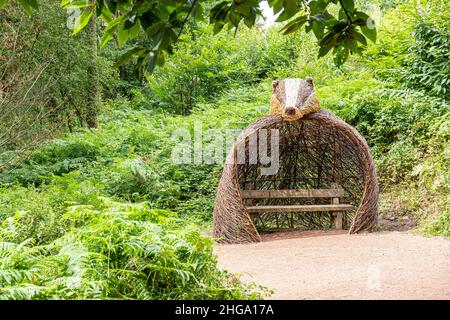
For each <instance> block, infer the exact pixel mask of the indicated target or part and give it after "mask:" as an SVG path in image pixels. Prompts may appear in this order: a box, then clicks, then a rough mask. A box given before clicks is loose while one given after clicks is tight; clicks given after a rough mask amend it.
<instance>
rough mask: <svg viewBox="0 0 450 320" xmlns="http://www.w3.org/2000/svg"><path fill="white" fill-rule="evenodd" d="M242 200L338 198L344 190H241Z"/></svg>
mask: <svg viewBox="0 0 450 320" xmlns="http://www.w3.org/2000/svg"><path fill="white" fill-rule="evenodd" d="M241 195H242V198H244V199H283V198H336V197H338V198H340V197H343V196H344V189H297V190H287V189H286V190H242V191H241Z"/></svg>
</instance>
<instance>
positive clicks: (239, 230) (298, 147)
mask: <svg viewBox="0 0 450 320" xmlns="http://www.w3.org/2000/svg"><path fill="white" fill-rule="evenodd" d="M261 129H266V132H269V134H268V136H267V140H268V141H266V143H267V145H268V146H269V147H268V149H269V150H268V155H271V152H272V148H271V147H270V141H271V140H270V137H271V134H272V132H274V131H273V130H271V129H277V130H278V131H277V132H278V135H279V144H278V145H279V149H278V150H279V157H278V158H279V168H278V171H277V172H276V173H275V174H272V175H267V174H262V173H261V168H266V167H267V166H268V165H262V164H261V163H260V161H258V162H257V163H254V161H253V162H252V161H250V160H249V159H251V158H252V157H253V159H254V157H255V154H252V152H253V153H254V151H252V148H250V147H249V144H250V143H251V141H254V140H252V139H251V136H252V135H253V136H255V133H258V132H259V131H261ZM259 139H261V138H259ZM258 143H259V144H260V143H261V141H258ZM240 148H241V149H240ZM242 148H243V149H242ZM238 150H245V154H244V158H245V159H244V161H242V158H241V160H239V161H238V153H239V152H238ZM258 154H259V153H258ZM256 156H257V157H258V155H256ZM336 185H338V186H339V187H340V188H342V189H344V192H345V197H344V198H343V199H342V203H348V204H351V205H353V207H354V208H355V209H354V210H353V211H350V212H347V213H345V215H344V221H343V224H344V229H347V230H348V232H349V233H350V234H352V233H357V232H360V231H364V230H365V231H374V230H376V228H377V224H378V182H377V177H376V171H375V165H374V162H373V159H372V155H371V153H370V149H369V147H368V145H367V143H366V141H365V139H364V138H363V137H362V136H361V135H360V134H359V133H358V131H357V130H356V129H355V128H353V127H352V126H350V125H349V124H347V123H346V122H344V121H343V120H341V119H340V118H338V117H337V116H335V115H334V114H332V113H331V112H329V111H327V110H323V109H322V110H320V111H319V112H315V113H311V114H308V115H306V116H304V117H303V118H301V119H299V120H296V121H285V120H283V119H282V117H281V116H279V115H271V116H265V117H263V118H261V119H259V120H257V121H256V122H254V123H253V124H251V125H250V126H249V127H248V128H247V129H245V130H244V131H243V132H242V134H241V135H240V137H239V138H238V139H237V141H236V142H235V144H234V146H233V149H232V150H231V151H230V152H229V154H228V156H227V159H226V162H225V165H224V168H223V172H222V177H221V179H220V182H219V186H218V191H217V195H216V202H215V208H214V237H215V238H216V241H218V242H222V243H247V242H258V241H261V237H260V234H259V231H258V230H260V231H261V230H262V231H263V230H272V229H280V228H283V227H286V226H287V227H288V228H293V227H294V228H295V229H309V230H310V229H324V228H325V229H326V228H331V222H330V221H331V220H330V217H331V213H330V215H327V214H312V213H308V212H306V213H305V212H301V213H300V212H299V213H284V214H283V213H279V214H277V213H266V214H262V215H259V216H258V218H257V219H252V218H251V217H250V215H249V213H248V211H247V209H246V206H245V203H244V200H243V199H242V196H241V190H245V189H250V190H264V189H326V188H332V187H333V186H336ZM327 200H328V201H329V199H306V200H304V202H305V201H306V202H305V203H304V204H314V205H315V204H324V203H327V202H326V201H327ZM257 201H258V202H257V203H253V204H252V205H280V204H281V205H290V204H292V203H293V201H298V200H295V199H257ZM328 203H329V202H328Z"/></svg>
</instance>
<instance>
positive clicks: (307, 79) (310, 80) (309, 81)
mask: <svg viewBox="0 0 450 320" xmlns="http://www.w3.org/2000/svg"><path fill="white" fill-rule="evenodd" d="M306 82H308V83H309V84H312V85H314V80H313V78H311V77H307V78H306Z"/></svg>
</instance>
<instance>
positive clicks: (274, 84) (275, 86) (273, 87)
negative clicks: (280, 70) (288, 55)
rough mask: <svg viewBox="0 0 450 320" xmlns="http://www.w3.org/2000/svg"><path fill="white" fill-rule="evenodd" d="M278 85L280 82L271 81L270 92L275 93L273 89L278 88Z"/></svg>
mask: <svg viewBox="0 0 450 320" xmlns="http://www.w3.org/2000/svg"><path fill="white" fill-rule="evenodd" d="M279 84H280V80H273V81H272V90H274V91H275V89H276V88H277V87H278V85H279Z"/></svg>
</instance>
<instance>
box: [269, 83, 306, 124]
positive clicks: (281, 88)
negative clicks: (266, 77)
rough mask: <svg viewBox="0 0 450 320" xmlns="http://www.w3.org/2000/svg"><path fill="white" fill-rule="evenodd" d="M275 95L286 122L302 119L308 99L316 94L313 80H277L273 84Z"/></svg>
mask: <svg viewBox="0 0 450 320" xmlns="http://www.w3.org/2000/svg"><path fill="white" fill-rule="evenodd" d="M272 86H273V95H275V97H276V98H277V100H278V101H279V103H280V106H281V109H282V110H281V115H282V117H283V118H284V119H286V120H297V119H299V118H300V117H301V114H300V108H302V107H303V106H304V105H305V103H306V102H307V99H308V98H309V97H310V96H311V94H313V93H314V83H313V79H312V78H306V79H298V78H291V79H290V78H288V79H283V80H275V81H274V82H273V84H272Z"/></svg>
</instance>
